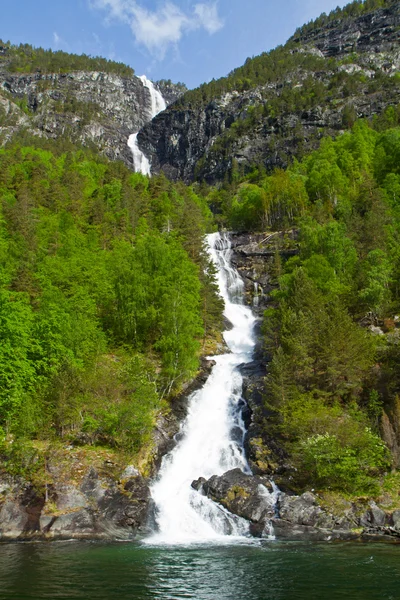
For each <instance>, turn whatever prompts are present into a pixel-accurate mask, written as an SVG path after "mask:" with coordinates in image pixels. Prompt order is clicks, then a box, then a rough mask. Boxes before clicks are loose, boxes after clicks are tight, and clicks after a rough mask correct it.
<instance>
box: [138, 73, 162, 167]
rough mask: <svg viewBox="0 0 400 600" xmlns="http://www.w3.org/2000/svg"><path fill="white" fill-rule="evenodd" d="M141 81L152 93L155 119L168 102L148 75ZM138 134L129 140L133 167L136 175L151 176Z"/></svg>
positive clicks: (152, 114)
mask: <svg viewBox="0 0 400 600" xmlns="http://www.w3.org/2000/svg"><path fill="white" fill-rule="evenodd" d="M139 79H140V80H141V81H142V83H143V85H144V87H145V88H147V89H148V90H149V93H150V102H151V105H150V117H151V119H153V118H154V117H155V116H156V115H158V113H160V112H162V111H163V110H165V109H166V108H167V105H166V102H165V100H164V98H163V97H162V94H161V93H160V92H159V91H158V90H157V89H156V88H155V86H154V84H153V82H152V81H150V79H147V77H146V75H141V76H140V77H139ZM138 133H139V132H136V133H132V135H130V136H129V139H128V146H129V148H130V149H131V151H132V157H133V166H134V168H135V172H136V173H142V174H143V175H149V176H150V175H151V165H150V161H149V159H148V158H147V156H146V155H145V154H144V153H143V152H142V151H141V150H140V148H139V144H138V140H137V137H138Z"/></svg>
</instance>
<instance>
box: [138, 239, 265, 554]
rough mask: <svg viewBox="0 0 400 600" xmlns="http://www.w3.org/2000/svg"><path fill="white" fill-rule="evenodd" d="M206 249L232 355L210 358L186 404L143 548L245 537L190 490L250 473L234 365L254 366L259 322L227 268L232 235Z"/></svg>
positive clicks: (240, 526) (236, 522)
mask: <svg viewBox="0 0 400 600" xmlns="http://www.w3.org/2000/svg"><path fill="white" fill-rule="evenodd" d="M207 243H208V247H209V254H210V257H211V259H212V261H213V262H214V264H215V266H216V267H217V269H218V275H217V277H218V285H219V291H220V294H221V296H222V298H223V299H224V302H225V310H224V315H225V317H226V318H227V319H228V320H229V321H230V323H231V324H232V329H230V330H229V331H225V332H224V339H225V342H226V345H227V346H228V348H229V350H230V353H228V354H223V355H220V356H213V357H212V359H213V360H214V361H215V363H216V364H215V366H214V367H213V369H212V372H211V374H210V376H209V378H208V380H207V381H206V383H205V384H204V386H203V387H202V388H201V389H200V390H198V391H196V392H194V393H193V394H192V395H191V396H190V398H189V406H188V414H187V418H186V419H185V421H184V422H183V423H182V425H181V432H180V438H181V439H180V441H179V442H178V443H177V445H176V446H175V448H174V449H173V450H172V451H171V452H170V453H169V454H168V455H166V456H165V457H164V458H163V462H162V465H161V469H160V472H159V476H158V479H157V481H156V482H155V483H154V485H153V486H152V489H151V493H152V498H153V501H154V504H155V521H156V526H157V532H156V533H155V534H154V535H152V536H151V537H150V538H148V539H147V540H146V541H147V542H148V543H167V544H179V543H192V542H197V543H199V542H208V541H218V540H220V541H221V540H227V539H232V538H237V537H242V536H246V535H248V532H249V523H248V522H247V521H246V520H244V519H242V518H240V517H237V516H235V515H232V514H231V513H229V511H227V510H226V509H225V508H223V507H222V506H221V505H219V504H216V503H215V502H213V501H212V500H210V499H209V498H207V497H206V496H204V495H202V493H201V491H196V490H194V489H192V487H191V483H192V482H193V481H194V480H196V479H198V478H200V477H204V478H205V479H208V478H210V477H212V476H213V475H222V474H223V473H225V472H226V471H229V470H231V469H235V468H240V469H241V470H242V471H243V472H245V473H249V474H250V473H251V471H250V468H249V466H248V463H247V460H246V457H245V453H244V448H243V442H244V437H245V433H246V431H245V426H244V422H243V419H242V406H243V400H242V383H243V380H242V376H241V374H240V372H239V370H238V366H239V365H241V364H244V363H249V362H251V360H252V356H253V351H254V347H255V337H254V331H253V330H254V325H255V321H256V318H255V316H254V315H253V313H252V311H251V309H250V308H249V307H247V306H245V305H244V303H243V292H244V283H243V281H242V279H241V278H240V276H239V274H238V272H237V270H236V269H234V268H233V267H232V265H231V254H232V249H231V242H230V239H229V236H228V235H227V234H220V233H213V234H210V235H208V236H207ZM265 492H266V493H267V494H268V492H267V490H266V489H265ZM271 503H273V498H272V495H271ZM226 536H230V538H227V537H226Z"/></svg>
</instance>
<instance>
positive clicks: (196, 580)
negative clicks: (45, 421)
mask: <svg viewBox="0 0 400 600" xmlns="http://www.w3.org/2000/svg"><path fill="white" fill-rule="evenodd" d="M399 590H400V547H399V546H387V545H379V544H373V545H367V544H365V545H360V544H339V545H330V544H299V543H296V544H293V543H286V544H284V543H279V542H255V543H254V544H253V545H238V544H236V545H230V546H218V545H212V546H200V547H196V546H189V547H184V546H173V547H167V546H163V547H149V546H142V545H138V544H99V543H86V542H77V543H75V542H72V543H59V544H58V543H51V544H43V543H41V544H13V545H10V544H7V545H1V544H0V598H1V600H66V599H68V600H72V599H74V600H128V599H129V600H181V599H183V598H185V599H186V600H188V599H193V600H322V599H323V600H398V598H399V596H400V593H399Z"/></svg>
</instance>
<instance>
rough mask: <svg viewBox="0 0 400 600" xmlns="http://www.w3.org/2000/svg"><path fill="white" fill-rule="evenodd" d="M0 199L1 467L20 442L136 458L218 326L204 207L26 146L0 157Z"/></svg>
mask: <svg viewBox="0 0 400 600" xmlns="http://www.w3.org/2000/svg"><path fill="white" fill-rule="evenodd" d="M0 194H1V212H0V214H1V221H0V332H1V333H0V336H1V342H2V343H1V347H0V448H1V454H2V456H3V458H4V457H5V459H6V464H7V461H9V463H10V465H14V467H15V464H17V465H19V467H20V468H21V469H22V468H23V464H24V461H23V460H22V459H21V456H20V454H19V452H20V444H21V443H22V442H23V443H24V444H25V443H26V442H27V441H29V440H50V441H51V440H53V441H56V440H57V439H62V440H68V441H70V442H74V441H75V442H80V443H86V444H101V445H106V446H111V447H116V448H120V449H122V450H126V451H130V452H138V451H140V450H141V449H143V448H144V447H145V446H146V445H148V444H149V443H150V439H151V433H152V430H153V427H154V424H155V419H156V418H157V415H159V414H160V412H161V411H168V400H169V398H170V397H171V395H174V394H176V393H177V392H179V390H180V389H181V388H182V386H183V385H184V384H185V383H186V382H187V381H188V380H189V379H190V378H191V377H193V375H194V374H195V373H196V371H197V369H198V364H199V363H198V361H199V356H200V353H201V351H202V347H203V346H204V344H206V343H207V341H209V340H210V339H212V337H213V335H214V332H215V331H216V330H218V329H219V327H220V319H221V302H220V300H219V299H218V297H217V295H216V287H215V284H214V280H213V276H212V273H213V270H212V269H211V268H210V265H209V262H208V257H207V254H206V253H205V251H204V247H203V246H204V240H203V235H204V233H205V231H206V228H207V227H208V228H209V227H210V222H211V214H210V212H209V210H208V208H207V206H206V205H205V203H204V201H202V200H201V198H200V197H199V196H197V195H196V194H195V193H194V192H193V190H192V189H190V188H187V187H185V186H184V185H173V184H171V183H169V182H168V181H167V180H166V179H165V178H164V177H155V178H153V179H151V180H149V179H148V178H147V177H144V176H142V175H140V174H132V173H131V172H130V171H129V170H128V169H126V168H125V167H124V166H123V165H122V163H111V162H108V161H106V160H105V159H102V158H100V157H99V156H98V155H97V154H92V153H90V152H89V151H84V150H77V149H74V148H73V147H70V148H69V149H64V148H63V146H62V144H61V143H59V142H56V143H50V142H45V141H42V140H38V139H32V140H30V141H28V140H27V139H24V140H18V139H15V140H14V141H13V142H12V143H11V144H9V145H8V146H7V147H6V148H3V149H2V150H0ZM13 440H14V443H11V442H12V441H13ZM18 440H19V442H18V443H17V442H16V441H18ZM24 440H25V441H24ZM24 448H25V446H24ZM27 448H29V445H28V446H27ZM24 452H25V451H24ZM26 452H28V450H26ZM28 455H29V452H28ZM10 468H11V467H10ZM15 468H16V467H15Z"/></svg>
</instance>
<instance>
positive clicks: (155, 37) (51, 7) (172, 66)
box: [0, 0, 347, 87]
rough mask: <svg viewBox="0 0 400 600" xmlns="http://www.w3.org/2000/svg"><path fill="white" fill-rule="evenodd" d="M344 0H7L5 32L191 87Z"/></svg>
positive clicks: (0, 30) (0, 31) (15, 39)
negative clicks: (99, 57) (105, 59)
mask: <svg viewBox="0 0 400 600" xmlns="http://www.w3.org/2000/svg"><path fill="white" fill-rule="evenodd" d="M345 4H347V1H340V0H247V1H246V0H217V1H215V0H35V1H33V0H19V1H16V0H14V1H8V2H4V5H3V7H2V15H1V23H0V37H1V38H2V39H3V40H5V41H7V40H10V41H11V42H12V43H20V42H28V43H30V44H33V45H34V46H43V47H44V48H52V49H54V50H58V49H61V50H66V51H68V52H76V53H79V54H80V53H82V52H84V53H86V54H91V55H101V56H105V57H106V58H112V59H114V60H118V61H122V62H124V63H127V64H129V65H131V66H132V67H133V68H134V69H135V71H136V74H137V75H142V74H146V75H148V76H149V77H150V78H151V79H153V80H157V79H162V78H164V79H172V80H173V81H183V82H184V83H186V84H187V85H188V87H194V86H196V85H199V84H200V83H202V82H203V81H209V80H210V79H212V78H218V77H222V76H223V75H226V74H227V73H228V72H229V71H231V70H232V69H234V68H235V67H238V66H240V65H241V64H243V62H244V61H245V60H246V58H247V57H248V56H254V55H257V54H260V52H263V51H265V50H270V49H271V48H274V47H275V46H277V45H278V44H282V43H284V42H285V41H286V40H287V39H288V37H290V36H291V35H292V33H293V32H294V30H295V29H296V27H298V26H299V25H302V24H303V23H305V22H307V21H309V20H310V19H312V18H315V17H317V16H318V15H319V14H320V13H321V12H323V11H325V12H330V11H331V10H332V9H333V8H335V7H336V6H338V5H339V6H344V5H345Z"/></svg>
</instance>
